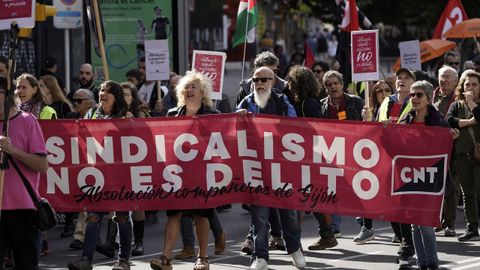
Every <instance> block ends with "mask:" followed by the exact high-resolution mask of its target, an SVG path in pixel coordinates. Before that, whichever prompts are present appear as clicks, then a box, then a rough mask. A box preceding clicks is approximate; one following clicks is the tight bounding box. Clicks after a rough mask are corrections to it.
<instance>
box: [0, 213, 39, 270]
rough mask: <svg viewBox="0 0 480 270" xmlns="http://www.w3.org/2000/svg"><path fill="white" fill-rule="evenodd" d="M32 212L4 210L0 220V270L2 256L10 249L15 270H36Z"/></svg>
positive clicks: (36, 257)
mask: <svg viewBox="0 0 480 270" xmlns="http://www.w3.org/2000/svg"><path fill="white" fill-rule="evenodd" d="M33 214H34V210H4V211H2V212H1V218H0V270H1V269H3V256H4V255H5V252H6V250H7V249H8V247H12V253H13V262H14V263H15V269H16V270H37V269H38V247H37V246H38V245H37V237H38V234H39V232H38V230H37V228H36V227H35V225H34V224H33Z"/></svg>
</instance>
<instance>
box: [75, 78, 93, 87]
mask: <svg viewBox="0 0 480 270" xmlns="http://www.w3.org/2000/svg"><path fill="white" fill-rule="evenodd" d="M78 82H79V83H80V86H81V87H82V88H88V87H89V86H90V85H92V83H93V79H92V80H89V81H87V80H86V79H80V80H79V81H78Z"/></svg>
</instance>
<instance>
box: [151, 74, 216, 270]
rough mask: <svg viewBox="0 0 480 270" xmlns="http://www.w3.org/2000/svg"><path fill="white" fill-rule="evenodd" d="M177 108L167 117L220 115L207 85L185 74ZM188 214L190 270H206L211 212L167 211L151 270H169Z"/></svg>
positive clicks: (198, 77)
mask: <svg viewBox="0 0 480 270" xmlns="http://www.w3.org/2000/svg"><path fill="white" fill-rule="evenodd" d="M176 90H177V98H178V103H177V107H175V108H172V109H171V110H169V111H168V113H167V116H175V117H176V116H196V115H202V114H217V113H220V112H219V111H218V110H216V109H215V108H214V107H213V102H212V100H211V98H210V96H211V94H210V93H211V92H212V83H211V81H210V80H209V79H208V78H206V77H205V76H204V75H202V74H201V73H199V72H196V71H191V72H187V74H186V75H185V77H183V78H182V79H180V81H179V83H178V85H177V87H176ZM184 213H185V214H192V215H193V216H194V219H195V229H196V232H197V239H198V249H199V252H198V257H197V260H196V262H195V265H194V267H193V269H194V270H208V269H210V266H209V262H208V257H207V247H208V233H209V221H208V219H209V218H211V217H213V215H214V209H213V208H210V209H195V210H168V211H167V217H168V220H167V224H166V225H165V242H164V247H163V253H162V255H161V256H160V257H159V258H158V259H153V260H151V261H150V267H151V268H152V269H155V270H171V269H172V259H173V255H172V250H173V248H174V246H175V242H176V241H177V238H178V234H179V233H180V224H181V219H182V215H183V214H184Z"/></svg>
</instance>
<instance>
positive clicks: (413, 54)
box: [398, 40, 422, 70]
mask: <svg viewBox="0 0 480 270" xmlns="http://www.w3.org/2000/svg"><path fill="white" fill-rule="evenodd" d="M398 47H399V48H400V66H401V67H402V68H408V69H411V70H422V63H421V62H420V42H419V41H418V40H410V41H404V42H400V43H398Z"/></svg>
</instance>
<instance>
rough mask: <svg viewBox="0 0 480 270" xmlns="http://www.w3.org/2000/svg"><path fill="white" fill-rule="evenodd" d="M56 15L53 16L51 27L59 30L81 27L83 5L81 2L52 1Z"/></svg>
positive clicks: (79, 0)
mask: <svg viewBox="0 0 480 270" xmlns="http://www.w3.org/2000/svg"><path fill="white" fill-rule="evenodd" d="M53 5H54V6H55V8H56V9H57V14H55V16H53V26H54V27H55V28H61V29H74V28H80V27H82V23H83V19H82V18H83V16H82V11H83V5H82V1H81V0H53Z"/></svg>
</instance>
